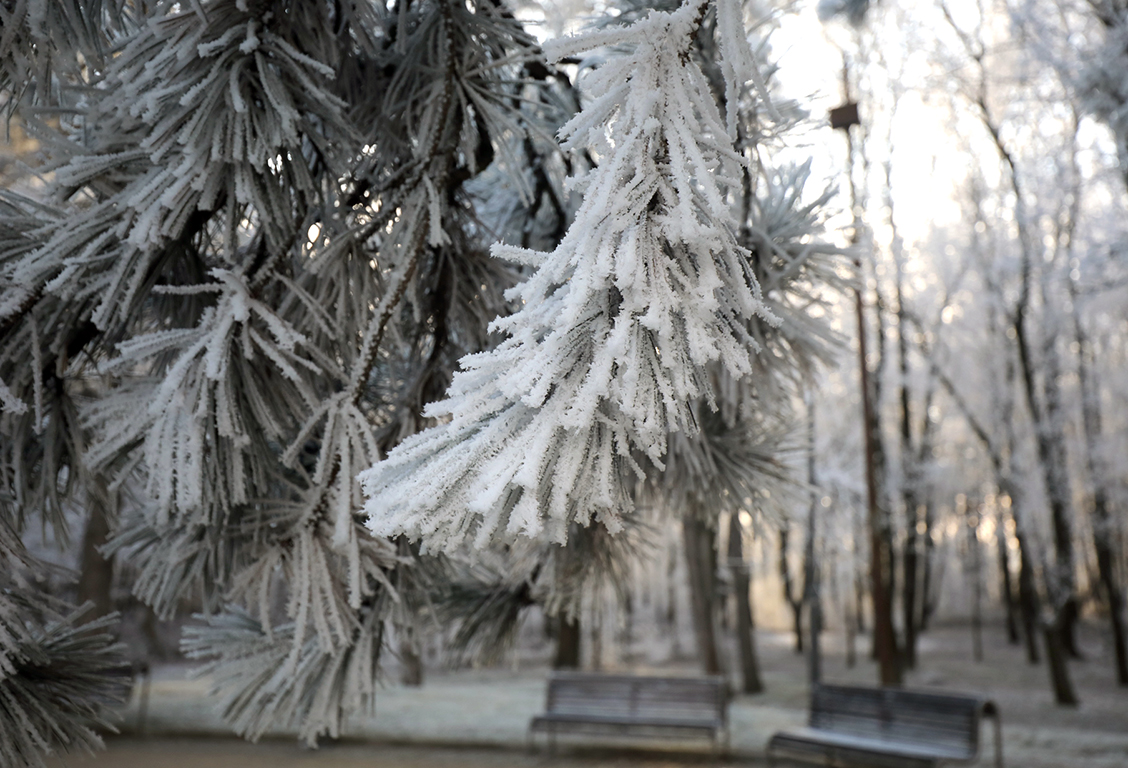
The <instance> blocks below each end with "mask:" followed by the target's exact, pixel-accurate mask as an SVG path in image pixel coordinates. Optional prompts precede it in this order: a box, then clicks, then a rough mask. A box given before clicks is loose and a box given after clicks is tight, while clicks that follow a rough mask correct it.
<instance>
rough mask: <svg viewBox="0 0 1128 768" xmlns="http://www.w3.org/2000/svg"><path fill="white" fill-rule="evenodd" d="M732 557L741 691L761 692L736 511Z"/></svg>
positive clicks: (731, 533)
mask: <svg viewBox="0 0 1128 768" xmlns="http://www.w3.org/2000/svg"><path fill="white" fill-rule="evenodd" d="M728 536H729V540H728V558H729V567H730V568H732V591H733V596H734V597H735V598H736V647H737V650H738V651H739V653H740V672H741V676H740V690H741V692H743V693H761V692H762V691H763V690H764V682H763V680H762V679H761V677H760V661H759V659H758V658H757V657H756V644H755V639H754V638H753V635H752V632H753V622H752V591H751V586H752V583H751V582H752V579H751V578H750V576H749V572H748V563H747V561H746V560H745V559H744V530H743V526H741V524H740V516H739V514H737V513H736V512H733V513H732V514H731V515H729V530H728Z"/></svg>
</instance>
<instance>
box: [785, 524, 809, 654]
mask: <svg viewBox="0 0 1128 768" xmlns="http://www.w3.org/2000/svg"><path fill="white" fill-rule="evenodd" d="M789 525H790V523H788V522H787V521H786V520H785V521H784V522H783V523H782V524H781V525H780V527H779V575H780V580H781V581H782V582H783V599H784V601H785V602H786V603H787V605H788V607H789V608H791V626H792V630H793V631H794V632H795V652H796V653H800V654H801V653H803V648H804V645H803V592H802V590H799V591H798V594H796V585H795V583H794V580H793V579H792V578H791V567H790V565H789V564H788V562H787V560H788V558H787V549H788V547H787V545H788V539H789V538H790V535H789V534H790V530H789Z"/></svg>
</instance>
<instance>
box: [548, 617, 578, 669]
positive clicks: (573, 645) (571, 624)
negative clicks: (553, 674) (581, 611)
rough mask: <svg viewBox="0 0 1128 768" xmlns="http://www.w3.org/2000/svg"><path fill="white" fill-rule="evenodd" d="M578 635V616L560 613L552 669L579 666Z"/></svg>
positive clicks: (576, 667) (575, 667)
mask: <svg viewBox="0 0 1128 768" xmlns="http://www.w3.org/2000/svg"><path fill="white" fill-rule="evenodd" d="M580 637H581V629H580V619H579V617H578V616H565V615H564V614H561V615H560V616H559V617H558V618H557V628H556V656H555V658H554V659H553V661H552V668H553V669H579V668H580Z"/></svg>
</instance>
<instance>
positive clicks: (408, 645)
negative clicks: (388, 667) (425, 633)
mask: <svg viewBox="0 0 1128 768" xmlns="http://www.w3.org/2000/svg"><path fill="white" fill-rule="evenodd" d="M400 663H401V664H402V665H403V669H402V670H401V673H400V682H401V683H403V684H404V685H407V686H411V687H414V688H418V687H419V686H421V685H423V657H422V655H421V654H420V653H419V646H418V643H417V642H416V639H415V638H414V637H411V636H410V634H409V635H408V636H405V637H404V638H403V639H402V640H401V641H400Z"/></svg>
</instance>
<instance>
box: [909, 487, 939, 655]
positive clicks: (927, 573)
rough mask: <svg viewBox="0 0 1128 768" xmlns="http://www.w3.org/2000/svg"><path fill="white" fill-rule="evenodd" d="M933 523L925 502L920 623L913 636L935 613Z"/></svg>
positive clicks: (928, 504) (928, 506)
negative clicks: (933, 594)
mask: <svg viewBox="0 0 1128 768" xmlns="http://www.w3.org/2000/svg"><path fill="white" fill-rule="evenodd" d="M933 522H934V521H933V511H932V502H925V505H924V533H923V534H922V535H921V538H922V539H924V563H923V566H924V567H923V568H922V569H921V570H922V573H921V575H920V618H919V622H920V623H919V624H918V625H917V630H916V631H915V632H914V633H913V634H914V635H919V634H920V633H921V632H924V631H925V630H927V629H928V622H929V621H931V620H932V614H933V613H935V612H936V601H935V599H934V598H933V596H932V593H933V586H932V571H933V564H934V562H935V560H934V556H935V554H936V553H935V550H936V542H934V541H933V540H932V524H933Z"/></svg>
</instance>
